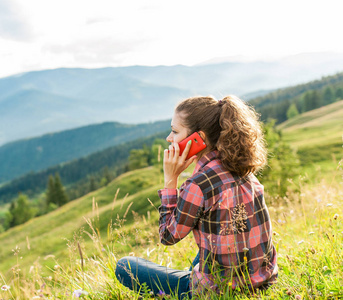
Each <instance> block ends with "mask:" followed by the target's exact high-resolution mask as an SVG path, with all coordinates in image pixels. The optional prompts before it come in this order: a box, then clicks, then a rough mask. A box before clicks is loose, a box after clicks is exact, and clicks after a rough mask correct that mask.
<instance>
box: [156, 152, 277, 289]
mask: <svg viewBox="0 0 343 300" xmlns="http://www.w3.org/2000/svg"><path fill="white" fill-rule="evenodd" d="M158 193H159V196H160V198H161V206H160V207H159V212H160V227H159V232H160V239H161V243H163V244H165V245H173V244H175V243H177V242H178V241H180V240H181V239H183V238H184V237H185V236H186V235H188V234H189V233H190V232H191V231H193V234H194V237H195V241H196V243H197V245H198V247H199V253H200V260H199V264H198V265H197V266H195V268H194V269H193V273H192V280H191V289H192V290H193V291H195V290H196V289H198V287H200V286H202V287H208V288H211V289H214V290H217V291H218V290H220V289H221V288H222V287H221V283H222V284H223V283H224V284H229V285H230V286H232V289H235V288H236V287H237V286H243V285H245V286H248V287H249V288H251V287H253V288H257V287H259V286H261V285H264V284H266V283H273V281H275V279H276V276H277V272H278V268H277V264H276V251H275V247H274V246H273V244H272V228H271V221H270V218H269V213H268V209H267V207H266V204H265V201H264V196H263V186H262V185H261V184H260V183H259V181H258V180H257V178H256V177H255V176H254V175H252V174H251V175H249V176H247V177H244V178H242V177H239V176H237V175H235V174H233V173H230V172H228V171H227V170H226V169H224V167H223V165H222V163H221V161H220V158H219V154H218V152H217V151H213V152H210V153H208V154H207V155H205V156H203V157H202V158H201V159H200V160H199V161H198V163H197V165H196V167H195V170H194V172H193V175H192V176H191V177H190V178H188V179H187V180H186V181H185V182H184V183H183V184H182V185H181V187H180V190H177V189H162V190H159V191H158ZM218 278H219V279H218Z"/></svg>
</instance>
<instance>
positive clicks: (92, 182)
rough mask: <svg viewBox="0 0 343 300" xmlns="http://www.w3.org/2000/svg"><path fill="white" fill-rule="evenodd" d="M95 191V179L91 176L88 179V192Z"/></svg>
mask: <svg viewBox="0 0 343 300" xmlns="http://www.w3.org/2000/svg"><path fill="white" fill-rule="evenodd" d="M95 190H96V183H95V178H94V176H91V177H90V179H89V191H90V192H92V191H95Z"/></svg>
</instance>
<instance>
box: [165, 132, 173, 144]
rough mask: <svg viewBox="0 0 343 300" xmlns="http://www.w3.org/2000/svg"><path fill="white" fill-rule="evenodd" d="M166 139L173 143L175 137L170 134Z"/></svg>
mask: <svg viewBox="0 0 343 300" xmlns="http://www.w3.org/2000/svg"><path fill="white" fill-rule="evenodd" d="M166 141H167V142H168V143H172V142H173V139H172V137H171V134H169V135H168V136H167V137H166Z"/></svg>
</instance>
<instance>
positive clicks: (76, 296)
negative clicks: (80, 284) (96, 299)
mask: <svg viewBox="0 0 343 300" xmlns="http://www.w3.org/2000/svg"><path fill="white" fill-rule="evenodd" d="M83 295H85V296H87V295H88V292H86V291H84V290H76V291H74V292H73V297H75V298H80V297H82V296H83Z"/></svg>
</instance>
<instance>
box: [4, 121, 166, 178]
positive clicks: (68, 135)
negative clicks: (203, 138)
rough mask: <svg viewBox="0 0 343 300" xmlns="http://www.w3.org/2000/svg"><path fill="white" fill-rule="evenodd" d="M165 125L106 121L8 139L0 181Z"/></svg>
mask: <svg viewBox="0 0 343 300" xmlns="http://www.w3.org/2000/svg"><path fill="white" fill-rule="evenodd" d="M169 128H170V120H167V121H159V122H154V123H146V124H138V125H125V124H120V123H117V122H106V123H103V124H96V125H89V126H84V127H80V128H76V129H71V130H66V131H62V132H57V133H51V134H46V135H43V136H41V137H36V138H32V139H26V140H19V141H16V142H11V143H8V144H6V145H3V146H2V147H0V166H1V168H0V184H1V183H3V182H6V181H10V180H12V179H14V178H16V177H19V176H22V175H24V174H26V173H29V172H37V171H40V170H43V169H47V168H48V167H51V166H54V165H59V164H61V163H66V162H68V161H71V160H75V159H78V158H81V157H85V156H87V155H89V154H92V153H94V152H97V151H101V150H104V149H107V148H109V147H113V146H116V145H119V144H124V143H127V142H131V141H136V140H137V139H139V138H143V137H147V136H152V135H154V134H157V133H161V132H167V131H168V129H169ZM164 136H167V134H165V135H164ZM127 155H128V153H127Z"/></svg>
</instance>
